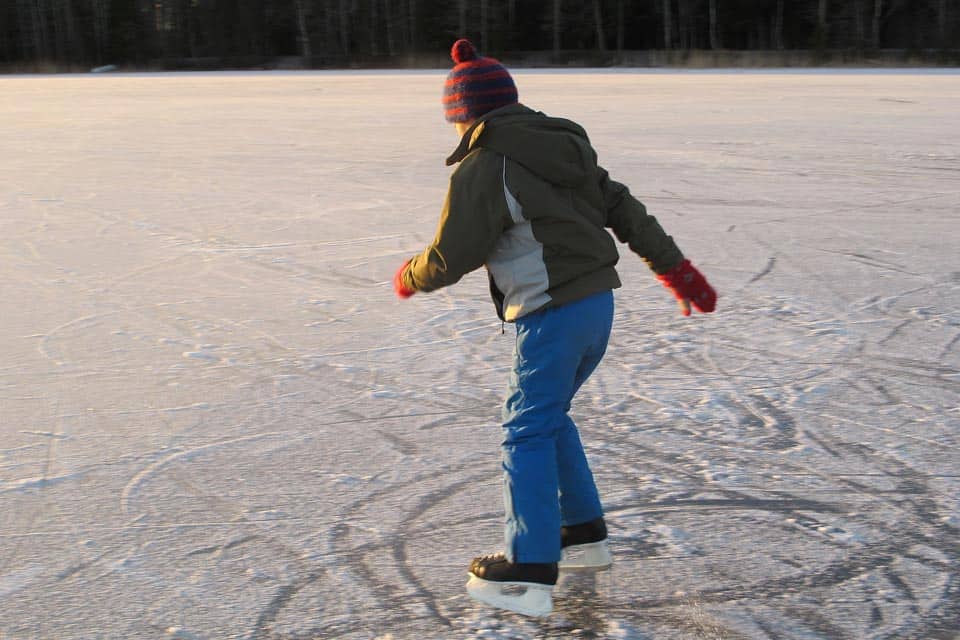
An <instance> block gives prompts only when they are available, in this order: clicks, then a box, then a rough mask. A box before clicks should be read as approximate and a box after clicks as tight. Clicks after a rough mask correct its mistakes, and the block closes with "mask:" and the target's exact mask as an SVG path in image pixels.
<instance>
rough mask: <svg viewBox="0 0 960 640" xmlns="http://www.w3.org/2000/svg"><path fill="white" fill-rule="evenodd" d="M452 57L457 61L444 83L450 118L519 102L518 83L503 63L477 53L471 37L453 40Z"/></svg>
mask: <svg viewBox="0 0 960 640" xmlns="http://www.w3.org/2000/svg"><path fill="white" fill-rule="evenodd" d="M450 57H451V58H453V61H454V62H455V63H456V66H454V67H453V70H452V71H450V74H449V75H448V76H447V83H446V85H444V87H443V110H444V116H445V117H446V119H447V122H468V121H470V120H475V119H476V118H479V117H480V116H482V115H483V114H485V113H487V112H488V111H493V110H494V109H499V108H500V107H505V106H507V105H508V104H516V103H517V86H516V85H515V84H513V78H511V77H510V72H509V71H507V70H506V69H505V68H504V66H503V65H502V64H500V63H499V62H498V61H496V60H494V59H493V58H484V57H482V56H480V55H478V54H477V50H476V48H475V47H474V46H473V43H471V42H470V41H469V40H466V39H461V40H457V41H456V42H454V43H453V48H452V49H451V50H450Z"/></svg>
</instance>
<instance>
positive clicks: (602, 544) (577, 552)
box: [559, 518, 613, 571]
mask: <svg viewBox="0 0 960 640" xmlns="http://www.w3.org/2000/svg"><path fill="white" fill-rule="evenodd" d="M560 546H561V554H562V556H561V558H560V564H559V568H560V570H561V571H577V570H588V571H589V570H592V571H602V570H603V569H607V568H609V567H610V565H611V564H613V556H611V555H610V547H609V545H607V525H606V523H605V522H604V520H603V518H597V519H596V520H591V521H590V522H584V523H583V524H576V525H571V526H569V527H561V528H560Z"/></svg>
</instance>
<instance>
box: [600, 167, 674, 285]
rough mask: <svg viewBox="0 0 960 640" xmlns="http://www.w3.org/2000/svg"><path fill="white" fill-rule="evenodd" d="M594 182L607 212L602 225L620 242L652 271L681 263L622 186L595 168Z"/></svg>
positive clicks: (665, 237) (656, 225) (664, 236)
mask: <svg viewBox="0 0 960 640" xmlns="http://www.w3.org/2000/svg"><path fill="white" fill-rule="evenodd" d="M597 181H598V185H599V187H600V193H601V195H602V196H603V204H604V210H605V211H606V213H607V220H606V226H607V227H609V228H610V229H611V230H612V231H613V233H614V235H616V236H617V239H618V240H620V242H625V243H627V245H628V246H629V247H630V250H631V251H633V252H634V253H636V254H637V255H639V256H640V257H641V258H643V259H644V261H646V263H647V264H648V265H649V266H650V268H651V269H653V271H654V272H656V273H658V274H660V273H666V272H667V271H669V270H670V269H672V268H673V267H675V266H677V265H678V264H680V262H682V261H683V253H681V252H680V249H679V247H677V245H676V243H675V242H674V241H673V238H672V237H670V236H668V235H667V234H666V232H665V231H664V230H663V227H661V226H660V223H659V222H657V219H656V218H654V217H653V216H652V215H650V214H648V213H647V208H646V207H645V206H643V203H642V202H640V201H639V200H637V199H636V198H634V197H633V196H632V195H631V194H630V189H628V188H627V187H626V186H625V185H623V184H620V183H619V182H616V181H615V180H611V179H610V174H609V173H607V171H606V169H604V168H603V167H597Z"/></svg>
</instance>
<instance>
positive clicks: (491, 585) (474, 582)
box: [467, 574, 553, 617]
mask: <svg viewBox="0 0 960 640" xmlns="http://www.w3.org/2000/svg"><path fill="white" fill-rule="evenodd" d="M467 594H469V596H470V597H471V598H473V599H474V600H477V601H478V602H482V603H484V604H488V605H490V606H492V607H497V608H498V609H506V610H507V611H513V612H514V613H521V614H523V615H525V616H533V617H540V616H545V615H549V613H550V612H551V611H553V595H552V594H553V586H551V585H548V584H539V583H536V582H493V581H491V580H484V579H483V578H478V577H477V576H475V575H473V574H471V575H470V580H469V581H467Z"/></svg>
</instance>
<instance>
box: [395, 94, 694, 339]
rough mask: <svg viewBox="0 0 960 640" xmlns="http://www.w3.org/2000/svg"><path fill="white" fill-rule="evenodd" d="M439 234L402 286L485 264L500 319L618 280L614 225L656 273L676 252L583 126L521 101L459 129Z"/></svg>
mask: <svg viewBox="0 0 960 640" xmlns="http://www.w3.org/2000/svg"><path fill="white" fill-rule="evenodd" d="M458 162H459V163H460V166H459V167H457V170H456V171H455V172H454V173H453V175H452V176H451V178H450V188H449V190H448V192H447V198H446V202H445V203H444V206H443V212H442V215H441V217H440V224H439V227H438V229H437V233H436V237H435V238H434V240H433V242H432V243H431V244H430V246H429V247H427V248H426V249H425V250H424V251H423V253H421V254H420V255H418V256H416V257H414V258H413V259H412V260H411V261H410V265H409V267H408V268H407V269H406V270H405V271H404V272H403V274H402V276H401V277H402V279H403V284H404V285H405V286H407V287H408V288H411V289H414V290H416V291H433V290H435V289H439V288H440V287H445V286H447V285H451V284H453V283H455V282H457V281H458V280H460V278H462V277H463V276H464V275H465V274H467V273H469V272H471V271H473V270H474V269H477V268H479V267H481V266H484V265H486V267H487V270H488V272H489V275H490V285H491V292H492V294H493V298H494V302H495V303H496V305H497V312H498V314H499V315H500V317H501V318H502V319H504V320H507V321H513V320H516V319H517V318H519V317H521V316H523V315H526V314H528V313H531V312H533V311H537V310H539V309H542V308H545V307H550V306H556V305H560V304H564V303H567V302H572V301H574V300H577V299H580V298H583V297H586V296H589V295H592V294H594V293H599V292H601V291H605V290H609V289H613V288H616V287H619V286H620V279H619V277H618V276H617V272H616V270H615V269H614V265H615V264H616V263H617V260H618V258H619V255H618V253H617V248H616V245H615V243H614V241H613V238H612V237H611V236H610V234H609V233H608V232H607V228H609V229H611V230H612V231H613V233H614V234H615V235H616V237H617V238H618V239H619V240H620V241H621V242H625V243H627V244H628V245H629V247H630V249H631V250H633V251H634V252H635V253H637V254H638V255H640V256H641V257H642V258H643V259H644V260H646V261H647V263H648V264H649V265H650V267H651V268H652V269H653V270H654V271H655V272H657V273H664V272H665V271H668V270H670V269H671V268H672V267H674V266H676V265H677V264H679V263H680V261H681V260H682V259H683V255H682V254H681V253H680V250H679V249H678V248H677V245H676V244H674V242H673V239H672V238H671V237H670V236H668V235H666V233H664V231H663V229H662V228H661V227H660V225H659V223H657V220H656V219H655V218H654V217H653V216H651V215H648V214H647V211H646V208H645V207H644V206H643V204H641V203H640V202H639V201H638V200H636V199H635V198H634V197H633V196H631V195H630V191H629V189H627V187H625V186H624V185H622V184H620V183H618V182H615V181H613V180H611V179H610V177H609V176H608V174H607V172H606V171H605V170H604V169H603V168H602V167H599V166H598V165H597V154H596V152H595V151H594V150H593V148H592V147H591V146H590V141H589V140H588V138H587V134H586V132H585V131H584V130H583V128H581V127H580V126H579V125H577V124H576V123H574V122H571V121H569V120H564V119H560V118H551V117H548V116H546V115H544V114H542V113H539V112H536V111H533V110H531V109H529V108H527V107H525V106H523V105H520V104H517V105H511V106H508V107H503V108H501V109H497V110H495V111H491V112H490V113H488V114H486V115H485V116H484V117H483V118H481V119H479V120H478V121H477V122H475V123H474V125H473V126H472V127H471V128H470V129H469V130H468V131H467V132H466V133H465V134H464V136H463V138H462V140H461V142H460V146H459V147H457V149H456V151H454V153H453V155H452V156H450V158H448V159H447V164H448V165H452V164H456V163H458Z"/></svg>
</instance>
